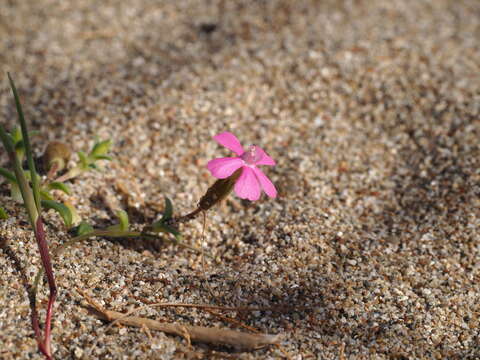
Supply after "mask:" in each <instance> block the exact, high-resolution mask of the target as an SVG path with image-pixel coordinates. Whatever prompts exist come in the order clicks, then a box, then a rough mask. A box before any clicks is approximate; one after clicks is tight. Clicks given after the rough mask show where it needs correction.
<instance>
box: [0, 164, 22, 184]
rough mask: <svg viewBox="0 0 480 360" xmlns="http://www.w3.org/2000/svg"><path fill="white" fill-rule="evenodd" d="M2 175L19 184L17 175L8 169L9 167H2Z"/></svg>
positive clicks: (0, 171) (0, 170) (0, 169)
mask: <svg viewBox="0 0 480 360" xmlns="http://www.w3.org/2000/svg"><path fill="white" fill-rule="evenodd" d="M0 175H1V176H3V177H4V178H5V179H7V180H8V181H9V182H10V183H12V184H18V182H17V178H16V177H15V175H13V173H11V172H10V171H8V170H7V169H4V168H2V167H0Z"/></svg>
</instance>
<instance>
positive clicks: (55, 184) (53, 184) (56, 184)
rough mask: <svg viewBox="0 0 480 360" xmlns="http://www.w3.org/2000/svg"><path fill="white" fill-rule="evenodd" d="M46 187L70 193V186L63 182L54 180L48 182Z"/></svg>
mask: <svg viewBox="0 0 480 360" xmlns="http://www.w3.org/2000/svg"><path fill="white" fill-rule="evenodd" d="M48 189H49V190H60V191H63V192H64V193H65V194H67V195H70V193H71V191H70V187H69V186H68V185H67V184H64V183H62V182H58V181H54V182H51V183H50V184H48Z"/></svg>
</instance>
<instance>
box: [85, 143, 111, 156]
mask: <svg viewBox="0 0 480 360" xmlns="http://www.w3.org/2000/svg"><path fill="white" fill-rule="evenodd" d="M111 145H112V141H111V140H110V139H109V140H104V141H100V142H97V143H95V145H93V148H92V151H90V155H91V156H101V155H105V154H106V153H107V152H108V150H110V146H111Z"/></svg>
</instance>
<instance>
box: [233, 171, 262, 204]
mask: <svg viewBox="0 0 480 360" xmlns="http://www.w3.org/2000/svg"><path fill="white" fill-rule="evenodd" d="M235 193H236V194H237V195H238V197H239V198H242V199H248V200H251V201H254V200H258V199H259V198H260V184H259V183H258V180H257V177H256V176H255V173H254V172H253V170H252V168H251V167H249V166H244V167H243V169H242V174H241V175H240V177H239V178H238V180H237V182H236V183H235Z"/></svg>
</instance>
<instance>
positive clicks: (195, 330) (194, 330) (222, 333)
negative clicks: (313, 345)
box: [77, 289, 282, 350]
mask: <svg viewBox="0 0 480 360" xmlns="http://www.w3.org/2000/svg"><path fill="white" fill-rule="evenodd" d="M77 290H78V291H79V292H80V293H81V294H82V295H83V296H84V297H85V299H86V300H87V301H88V303H89V304H90V305H91V306H92V308H93V309H92V310H93V313H94V314H95V315H96V316H97V317H99V318H101V319H103V320H107V321H110V322H111V324H110V325H109V326H112V325H113V324H115V323H121V324H124V325H128V326H134V327H139V328H142V327H143V326H146V327H147V328H149V329H150V330H159V331H163V332H165V333H167V334H172V335H177V336H182V337H184V338H186V339H187V342H189V341H195V342H204V343H210V344H222V345H228V346H233V347H236V348H239V349H243V350H255V349H259V348H262V347H264V346H267V345H274V344H277V343H278V342H279V341H280V340H281V338H282V336H281V335H269V334H248V333H244V332H240V331H235V330H230V329H222V328H209V327H203V326H190V325H182V324H177V323H163V322H159V321H156V320H151V319H146V318H142V317H138V316H130V315H131V314H132V313H134V312H138V311H139V310H142V309H144V308H146V307H151V306H142V307H140V308H137V309H134V310H132V311H129V312H128V313H126V314H123V313H120V312H117V311H110V310H106V309H104V308H102V307H101V306H100V305H99V304H98V303H97V302H95V301H94V300H93V299H92V298H90V297H89V296H88V295H86V294H85V293H84V292H83V291H81V290H79V289H77Z"/></svg>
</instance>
